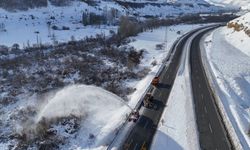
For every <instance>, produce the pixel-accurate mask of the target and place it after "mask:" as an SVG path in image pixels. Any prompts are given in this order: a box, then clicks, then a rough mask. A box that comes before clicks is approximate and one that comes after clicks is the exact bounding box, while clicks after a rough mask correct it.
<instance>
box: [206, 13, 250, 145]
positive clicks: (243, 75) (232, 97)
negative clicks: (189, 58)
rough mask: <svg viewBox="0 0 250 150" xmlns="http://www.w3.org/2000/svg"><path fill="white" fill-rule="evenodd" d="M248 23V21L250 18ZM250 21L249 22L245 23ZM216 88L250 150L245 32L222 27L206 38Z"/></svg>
mask: <svg viewBox="0 0 250 150" xmlns="http://www.w3.org/2000/svg"><path fill="white" fill-rule="evenodd" d="M248 20H249V18H248ZM245 21H247V20H245ZM204 43H205V49H206V53H205V55H206V56H207V58H206V57H205V60H206V59H207V61H208V63H209V64H208V65H209V67H208V68H209V69H210V73H211V75H212V80H213V86H214V88H215V92H216V94H217V95H218V96H219V99H220V103H222V105H221V106H222V110H223V111H225V112H226V115H225V117H226V118H227V119H228V120H229V122H230V124H231V125H232V126H233V129H234V131H233V132H235V133H236V135H237V137H238V139H239V141H240V144H241V145H242V146H243V148H244V149H249V147H250V138H249V127H250V126H249V125H250V124H249V122H250V101H249V99H250V55H249V43H250V38H249V37H248V36H247V35H246V34H245V32H244V31H239V32H238V31H234V30H233V29H229V28H227V27H222V28H219V29H217V30H215V31H214V32H212V33H211V34H209V35H208V36H207V37H206V38H205V42H204Z"/></svg>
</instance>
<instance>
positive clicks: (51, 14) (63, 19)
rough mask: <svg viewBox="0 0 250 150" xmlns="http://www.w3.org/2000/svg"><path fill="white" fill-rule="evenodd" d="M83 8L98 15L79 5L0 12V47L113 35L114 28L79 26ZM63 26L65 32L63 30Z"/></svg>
mask: <svg viewBox="0 0 250 150" xmlns="http://www.w3.org/2000/svg"><path fill="white" fill-rule="evenodd" d="M85 9H88V10H89V11H90V12H95V13H97V14H99V13H100V12H99V11H97V10H95V9H94V8H92V7H89V6H88V5H87V4H86V3H81V2H79V3H78V2H74V3H72V5H71V6H65V7H56V6H52V5H49V6H48V7H45V8H37V9H30V10H28V11H19V12H12V13H11V12H7V11H5V10H3V9H0V25H1V24H2V27H1V26H0V45H6V46H12V45H13V44H14V43H17V44H19V45H20V47H26V46H32V45H34V44H54V43H58V42H67V41H70V40H80V39H84V38H85V37H86V36H88V37H91V36H95V35H96V34H105V35H109V33H110V30H112V31H115V32H116V30H117V27H115V26H104V25H103V26H86V27H85V26H83V24H82V23H81V19H82V13H83V12H84V11H85ZM49 22H50V25H49V24H48V23H49ZM52 26H57V27H58V30H53V29H52ZM63 27H66V28H68V29H66V30H63V29H62V28H63Z"/></svg>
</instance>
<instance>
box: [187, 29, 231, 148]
mask: <svg viewBox="0 0 250 150" xmlns="http://www.w3.org/2000/svg"><path fill="white" fill-rule="evenodd" d="M208 31H209V30H206V31H204V32H201V33H200V34H198V35H197V36H196V37H195V38H194V39H193V40H192V42H191V47H190V48H191V49H190V69H191V82H192V88H193V89H192V90H193V97H194V104H195V112H196V122H197V126H198V131H199V140H200V146H201V149H202V150H231V149H233V147H232V144H231V142H230V138H229V136H228V134H227V131H226V129H225V126H224V124H223V122H222V117H221V116H220V113H219V110H218V107H217V106H216V102H215V98H214V95H213V92H212V90H211V87H210V85H209V83H208V80H207V76H206V73H205V71H204V67H203V63H202V59H201V50H200V46H199V45H200V40H201V38H202V36H203V35H204V33H206V32H208Z"/></svg>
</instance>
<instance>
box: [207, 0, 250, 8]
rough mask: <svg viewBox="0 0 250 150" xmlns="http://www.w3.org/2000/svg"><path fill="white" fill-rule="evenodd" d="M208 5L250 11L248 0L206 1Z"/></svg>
mask: <svg viewBox="0 0 250 150" xmlns="http://www.w3.org/2000/svg"><path fill="white" fill-rule="evenodd" d="M206 1H207V2H208V3H210V4H213V5H218V6H224V7H235V8H241V9H250V1H249V0H206Z"/></svg>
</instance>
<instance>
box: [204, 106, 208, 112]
mask: <svg viewBox="0 0 250 150" xmlns="http://www.w3.org/2000/svg"><path fill="white" fill-rule="evenodd" d="M204 110H205V112H206V114H207V107H206V106H205V107H204Z"/></svg>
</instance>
